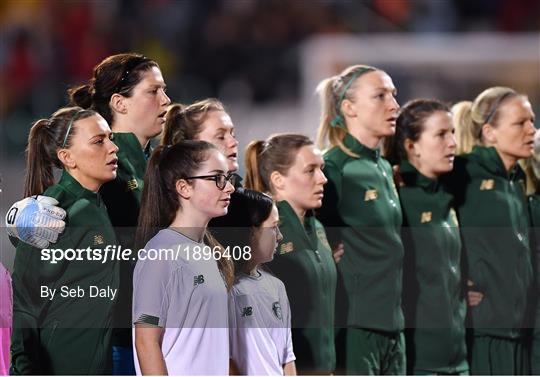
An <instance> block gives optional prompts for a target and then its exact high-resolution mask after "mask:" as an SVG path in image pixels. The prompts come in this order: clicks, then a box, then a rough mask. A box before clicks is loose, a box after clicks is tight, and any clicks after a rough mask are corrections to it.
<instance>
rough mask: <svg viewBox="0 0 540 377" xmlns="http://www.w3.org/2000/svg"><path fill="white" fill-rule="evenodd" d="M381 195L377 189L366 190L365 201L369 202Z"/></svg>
mask: <svg viewBox="0 0 540 377" xmlns="http://www.w3.org/2000/svg"><path fill="white" fill-rule="evenodd" d="M378 197H379V194H378V193H377V190H375V189H372V190H366V194H365V195H364V202H369V201H371V200H375V199H377V198H378Z"/></svg>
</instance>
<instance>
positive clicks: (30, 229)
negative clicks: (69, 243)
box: [6, 195, 66, 249]
mask: <svg viewBox="0 0 540 377" xmlns="http://www.w3.org/2000/svg"><path fill="white" fill-rule="evenodd" d="M57 205H58V201H57V200H56V199H54V198H51V197H48V196H42V195H34V196H29V197H28V198H24V199H23V200H20V201H18V202H17V203H15V204H13V205H12V206H11V208H10V209H9V211H8V212H7V214H6V227H7V232H8V234H9V235H10V236H12V237H15V238H18V239H19V240H21V241H23V242H25V243H27V244H29V245H32V246H34V247H37V248H38V249H45V248H47V247H48V246H49V243H55V242H56V240H57V239H58V235H59V234H60V233H62V232H63V231H64V228H65V226H66V223H65V222H64V221H63V219H64V218H65V217H66V211H64V210H63V209H62V208H60V207H56V206H57Z"/></svg>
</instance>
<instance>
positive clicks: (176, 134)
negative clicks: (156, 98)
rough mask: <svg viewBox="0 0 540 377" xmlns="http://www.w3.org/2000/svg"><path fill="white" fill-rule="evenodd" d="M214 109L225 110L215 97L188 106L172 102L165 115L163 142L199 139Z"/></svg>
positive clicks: (172, 142)
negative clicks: (203, 125)
mask: <svg viewBox="0 0 540 377" xmlns="http://www.w3.org/2000/svg"><path fill="white" fill-rule="evenodd" d="M212 111H223V112H225V107H224V106H223V104H222V103H221V102H220V101H219V100H217V99H215V98H207V99H204V100H201V101H197V102H195V103H193V104H191V105H187V106H186V105H182V104H180V103H175V104H172V105H171V106H169V108H168V109H167V114H166V115H165V126H164V128H163V136H162V138H161V144H162V145H172V144H176V143H178V142H181V141H185V140H197V138H198V136H199V134H200V133H201V132H202V128H203V127H202V124H203V123H204V122H205V121H206V119H207V118H208V115H209V113H210V112H212Z"/></svg>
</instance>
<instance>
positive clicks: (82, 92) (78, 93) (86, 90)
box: [68, 84, 92, 109]
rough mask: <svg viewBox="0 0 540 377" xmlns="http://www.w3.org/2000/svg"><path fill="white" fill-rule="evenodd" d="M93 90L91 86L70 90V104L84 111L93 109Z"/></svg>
mask: <svg viewBox="0 0 540 377" xmlns="http://www.w3.org/2000/svg"><path fill="white" fill-rule="evenodd" d="M91 89H92V88H91V86H90V85H88V84H86V85H80V86H76V87H73V88H70V89H68V95H69V102H70V103H71V104H72V105H74V106H79V107H82V108H83V109H89V108H90V107H92V91H91Z"/></svg>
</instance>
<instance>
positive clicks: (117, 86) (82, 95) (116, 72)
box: [68, 53, 159, 127]
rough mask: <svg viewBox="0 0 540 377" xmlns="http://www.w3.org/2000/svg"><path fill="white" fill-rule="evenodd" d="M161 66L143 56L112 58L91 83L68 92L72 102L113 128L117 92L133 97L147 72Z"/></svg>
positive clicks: (96, 68) (95, 73)
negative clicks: (135, 89) (92, 112)
mask: <svg viewBox="0 0 540 377" xmlns="http://www.w3.org/2000/svg"><path fill="white" fill-rule="evenodd" d="M152 67H158V68H159V66H158V64H157V63H156V62H155V61H154V60H152V59H149V58H147V57H145V56H143V55H141V54H135V53H127V54H118V55H112V56H109V57H108V58H106V59H105V60H103V61H102V62H101V63H99V64H98V65H96V66H95V67H94V72H93V74H92V78H91V79H90V81H89V82H88V83H87V84H84V85H80V86H75V87H72V88H70V89H69V90H68V94H69V99H70V103H71V104H72V105H76V106H80V107H82V108H84V109H94V110H96V111H97V112H98V113H100V114H101V115H102V116H103V118H105V120H106V121H107V123H109V124H110V125H111V127H112V125H113V121H114V116H113V113H112V111H111V108H110V106H109V101H110V100H111V96H112V95H113V94H114V93H118V94H121V95H123V96H124V97H131V95H132V94H133V88H134V87H135V86H136V85H137V84H138V83H139V82H141V80H142V74H141V73H143V72H145V71H147V70H149V69H150V68H152Z"/></svg>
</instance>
